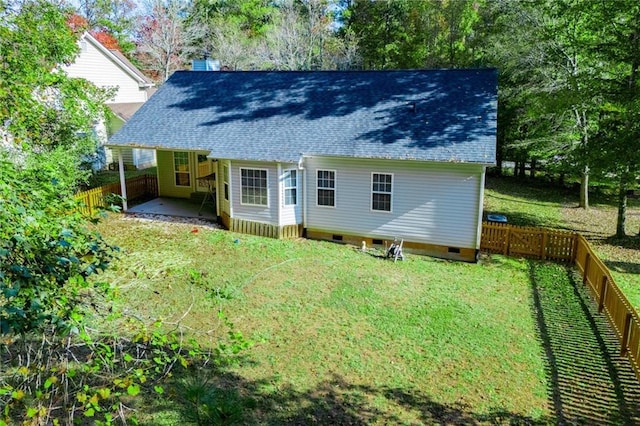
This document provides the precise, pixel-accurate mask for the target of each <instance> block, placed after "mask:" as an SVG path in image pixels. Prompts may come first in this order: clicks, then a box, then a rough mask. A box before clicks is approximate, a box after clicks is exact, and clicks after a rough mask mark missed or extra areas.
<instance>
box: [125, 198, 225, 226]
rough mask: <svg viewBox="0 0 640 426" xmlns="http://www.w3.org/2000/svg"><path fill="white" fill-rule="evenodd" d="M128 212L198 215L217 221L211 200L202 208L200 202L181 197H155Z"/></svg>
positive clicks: (180, 215)
mask: <svg viewBox="0 0 640 426" xmlns="http://www.w3.org/2000/svg"><path fill="white" fill-rule="evenodd" d="M127 212H128V213H143V214H157V215H164V216H178V217H197V218H200V219H207V220H212V221H216V220H217V219H218V218H217V216H216V211H215V208H214V207H213V205H212V204H211V203H210V202H206V203H205V204H204V206H202V209H200V203H194V202H192V201H190V200H186V199H179V198H154V199H153V200H151V201H147V202H146V203H142V204H138V205H137V206H134V207H131V208H129V209H128V210H127Z"/></svg>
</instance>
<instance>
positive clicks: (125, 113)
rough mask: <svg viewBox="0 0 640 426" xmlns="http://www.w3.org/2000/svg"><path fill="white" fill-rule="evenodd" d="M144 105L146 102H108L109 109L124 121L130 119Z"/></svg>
mask: <svg viewBox="0 0 640 426" xmlns="http://www.w3.org/2000/svg"><path fill="white" fill-rule="evenodd" d="M142 105H144V102H130V103H119V104H107V106H108V107H109V109H110V110H111V111H112V112H113V113H114V114H115V115H116V116H117V117H118V118H120V119H121V120H122V121H129V119H130V118H131V117H132V116H133V114H135V113H136V111H138V110H139V109H140V107H141V106H142Z"/></svg>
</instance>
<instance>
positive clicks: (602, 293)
mask: <svg viewBox="0 0 640 426" xmlns="http://www.w3.org/2000/svg"><path fill="white" fill-rule="evenodd" d="M608 284H609V279H608V278H607V276H606V275H605V276H603V277H602V283H601V284H600V300H599V301H598V313H602V310H603V309H604V298H605V296H606V295H607V285H608Z"/></svg>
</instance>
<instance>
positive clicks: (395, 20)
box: [73, 0, 640, 236]
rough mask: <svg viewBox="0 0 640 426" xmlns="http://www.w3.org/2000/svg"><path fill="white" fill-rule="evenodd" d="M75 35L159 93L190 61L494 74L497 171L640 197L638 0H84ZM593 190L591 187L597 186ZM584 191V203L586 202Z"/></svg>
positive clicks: (239, 66) (621, 197)
mask: <svg viewBox="0 0 640 426" xmlns="http://www.w3.org/2000/svg"><path fill="white" fill-rule="evenodd" d="M75 6H76V7H75V14H76V15H75V16H74V20H73V22H74V26H75V28H76V29H82V30H88V31H91V32H92V33H93V34H94V35H95V36H96V37H98V38H99V39H100V40H101V41H102V42H103V43H105V44H107V45H109V46H110V47H113V48H116V49H120V50H121V51H122V52H123V53H124V54H125V55H127V56H128V57H129V58H130V59H131V60H132V61H134V62H135V63H136V64H138V65H139V66H140V67H141V68H142V69H144V70H145V72H147V73H148V74H149V75H150V76H152V77H153V78H154V79H155V80H156V81H158V82H159V83H161V82H162V81H164V80H166V79H167V78H169V76H170V75H171V74H172V73H173V72H174V71H175V70H178V69H188V68H190V61H191V60H192V59H207V58H208V59H214V60H217V61H219V63H220V65H221V66H222V67H223V69H229V70H331V69H341V70H344V69H367V70H380V69H409V68H465V67H495V68H498V70H499V75H500V101H499V113H498V120H499V134H498V170H497V173H501V172H502V170H501V169H500V167H501V165H502V161H511V162H514V163H515V173H516V174H517V175H520V176H523V175H524V174H525V173H526V170H530V173H531V174H532V175H535V173H536V170H539V169H542V168H544V170H545V172H546V174H547V176H553V177H554V178H556V179H558V180H559V181H560V183H561V184H564V183H565V182H568V183H571V182H575V183H576V186H577V183H578V182H580V206H581V207H584V208H588V207H589V186H590V182H594V183H596V184H598V185H605V186H607V187H614V188H616V192H617V194H618V204H619V216H618V226H617V234H618V236H622V235H624V234H625V209H626V201H627V200H626V197H627V195H628V194H630V193H631V192H630V191H632V190H633V189H634V188H635V187H636V184H637V182H636V179H637V176H638V172H639V170H638V167H639V166H638V165H639V164H640V158H639V157H640V149H638V132H639V129H638V123H639V122H640V120H638V113H639V108H638V106H639V105H638V81H637V71H638V65H639V64H640V44H639V43H640V42H639V36H640V34H639V29H640V4H638V2H636V1H633V0H615V1H614V0H585V1H580V0H572V1H545V0H531V1H513V0H383V1H371V0H193V1H189V2H187V1H181V0H148V1H144V2H140V3H135V2H133V1H131V0H79V2H78V3H76V4H75ZM590 178H591V180H590ZM576 190H577V189H576Z"/></svg>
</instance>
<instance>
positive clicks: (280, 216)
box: [276, 163, 284, 227]
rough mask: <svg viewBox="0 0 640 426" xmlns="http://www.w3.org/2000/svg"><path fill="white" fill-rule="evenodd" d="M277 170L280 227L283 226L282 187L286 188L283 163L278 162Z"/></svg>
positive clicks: (277, 210)
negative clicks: (283, 183) (283, 179)
mask: <svg viewBox="0 0 640 426" xmlns="http://www.w3.org/2000/svg"><path fill="white" fill-rule="evenodd" d="M276 170H277V172H276V173H277V177H276V184H277V187H278V194H277V195H278V196H277V197H276V198H277V203H278V208H277V209H276V212H277V214H278V220H277V221H278V227H281V226H282V190H283V189H282V188H284V185H282V181H281V179H282V164H281V163H278V164H277V166H276Z"/></svg>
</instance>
